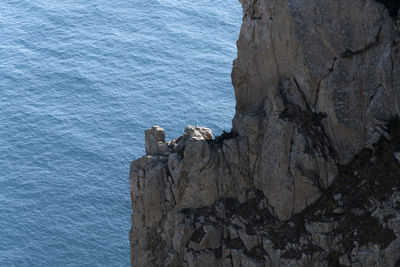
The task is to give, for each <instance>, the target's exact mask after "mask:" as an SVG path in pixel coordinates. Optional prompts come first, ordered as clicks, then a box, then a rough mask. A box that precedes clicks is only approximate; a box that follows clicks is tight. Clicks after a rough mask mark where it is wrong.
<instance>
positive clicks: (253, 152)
mask: <svg viewBox="0 0 400 267" xmlns="http://www.w3.org/2000/svg"><path fill="white" fill-rule="evenodd" d="M380 2H382V3H380ZM386 2H387V3H386ZM389 2H390V1H374V0H353V1H348V0H336V1H332V0H286V1H272V0H241V3H242V6H243V24H242V28H241V33H240V37H239V40H238V43H237V46H238V58H237V59H236V60H235V61H234V66H233V71H232V83H233V85H234V88H235V95H236V102H237V105H236V115H235V117H234V119H233V127H232V132H231V133H224V134H223V135H222V136H220V137H217V138H215V139H213V136H212V133H211V131H210V130H209V129H206V128H202V127H190V126H188V127H187V128H186V129H185V132H184V134H183V135H182V136H181V137H179V138H177V139H175V140H171V141H169V142H166V140H165V132H164V130H163V129H162V128H160V127H157V126H155V127H153V128H152V129H150V130H147V131H146V133H145V138H146V154H147V155H146V156H144V157H142V158H140V159H138V160H136V161H133V162H132V165H131V172H130V184H131V196H132V208H133V215H132V229H131V233H130V240H131V262H132V266H329V265H331V266H336V265H339V264H342V265H346V266H394V265H395V264H396V262H397V264H400V238H399V232H400V229H399V227H400V212H399V207H400V206H399V205H400V198H399V197H400V188H399V179H400V178H399V177H400V171H399V168H400V163H399V162H398V159H397V158H398V156H397V155H398V153H399V151H400V142H399V141H398V139H400V138H398V137H399V136H400V134H398V132H400V127H393V125H395V126H396V125H397V124H396V123H397V121H395V120H390V118H393V117H394V116H396V115H398V114H399V113H400V110H399V108H400V107H399V103H400V30H399V29H400V19H399V15H398V8H397V7H398V6H397V7H396V4H395V3H394V2H393V3H394V4H393V3H392V2H390V3H389ZM396 12H397V13H396ZM390 123H391V124H390ZM382 136H383V137H382ZM374 144H375V145H374ZM373 145H374V146H373ZM368 147H370V148H371V147H373V149H370V150H368V151H367V152H365V150H362V149H364V148H368ZM360 151H361V152H360ZM356 155H357V157H356V159H354V157H355V156H356ZM343 166H346V167H343ZM349 170H351V171H349Z"/></svg>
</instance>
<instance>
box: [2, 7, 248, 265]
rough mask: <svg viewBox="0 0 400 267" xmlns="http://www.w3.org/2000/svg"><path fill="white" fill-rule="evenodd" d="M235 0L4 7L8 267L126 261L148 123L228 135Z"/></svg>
mask: <svg viewBox="0 0 400 267" xmlns="http://www.w3.org/2000/svg"><path fill="white" fill-rule="evenodd" d="M240 23H241V8H240V3H239V2H238V1H236V0H218V1H217V0H201V1H188V0H179V1H178V0H146V1H145V0H136V1H135V0H134V1H128V0H113V1H108V0H92V1H90V0H66V1H60V0H35V1H32V0H2V1H0V266H129V241H128V232H129V227H130V214H131V204H130V196H129V181H128V173H129V164H130V161H131V160H133V159H135V158H137V157H139V156H141V155H142V154H143V153H144V130H145V129H146V128H149V127H151V126H152V125H160V126H162V127H164V128H165V129H166V131H167V137H168V138H174V137H178V136H179V135H180V134H181V133H182V132H183V130H184V127H185V125H187V124H192V125H206V126H208V127H210V128H211V129H212V130H213V131H214V132H215V134H217V135H218V134H220V133H221V131H222V130H230V127H231V119H232V117H233V114H234V105H235V101H234V94H233V89H232V86H231V81H230V72H231V67H232V60H233V59H234V58H235V57H236V45H235V42H236V39H237V38H238V35H239V27H240Z"/></svg>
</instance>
